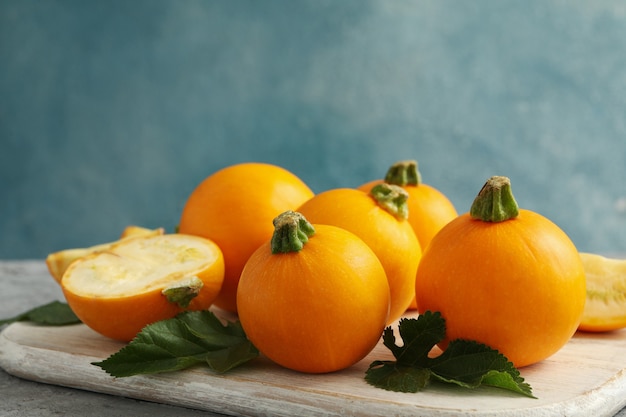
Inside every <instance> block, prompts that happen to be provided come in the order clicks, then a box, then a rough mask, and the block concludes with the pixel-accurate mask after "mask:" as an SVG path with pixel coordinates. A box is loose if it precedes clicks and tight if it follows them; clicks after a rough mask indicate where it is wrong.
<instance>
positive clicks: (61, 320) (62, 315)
mask: <svg viewBox="0 0 626 417" xmlns="http://www.w3.org/2000/svg"><path fill="white" fill-rule="evenodd" d="M17 321H32V322H33V323H37V324H42V325H47V326H64V325H67V324H76V323H80V320H79V319H78V317H76V314H74V312H73V311H72V309H70V307H69V306H68V305H67V304H66V303H62V302H60V301H52V302H50V303H48V304H44V305H42V306H39V307H35V308H33V309H31V310H28V311H26V312H24V313H22V314H19V315H17V316H15V317H11V318H8V319H3V320H0V326H2V325H5V324H10V323H14V322H17Z"/></svg>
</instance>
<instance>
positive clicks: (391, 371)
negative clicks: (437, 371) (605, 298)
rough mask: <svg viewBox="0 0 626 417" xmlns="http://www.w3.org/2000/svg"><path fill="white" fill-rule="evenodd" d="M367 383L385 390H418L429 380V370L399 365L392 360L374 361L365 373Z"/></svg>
mask: <svg viewBox="0 0 626 417" xmlns="http://www.w3.org/2000/svg"><path fill="white" fill-rule="evenodd" d="M365 380H366V381H367V383H368V384H370V385H373V386H375V387H378V388H382V389H384V390H387V391H395V392H418V391H421V390H422V389H424V388H425V387H426V386H427V385H428V382H429V381H430V370H428V369H425V368H416V367H414V366H400V365H398V364H397V363H396V362H393V361H374V362H372V364H371V365H370V367H369V369H368V370H367V371H366V373H365Z"/></svg>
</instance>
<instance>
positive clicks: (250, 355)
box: [206, 341, 259, 373]
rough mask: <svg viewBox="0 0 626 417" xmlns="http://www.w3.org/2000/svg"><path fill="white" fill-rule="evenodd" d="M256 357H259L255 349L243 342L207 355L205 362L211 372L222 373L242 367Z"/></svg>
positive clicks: (248, 343) (250, 344)
mask: <svg viewBox="0 0 626 417" xmlns="http://www.w3.org/2000/svg"><path fill="white" fill-rule="evenodd" d="M257 356H259V351H258V350H257V348H256V347H254V345H253V344H252V343H250V342H248V341H244V342H241V343H239V344H236V345H233V346H229V347H227V348H224V349H220V350H215V351H213V352H209V353H207V355H206V362H207V364H208V365H209V367H210V368H211V369H212V370H213V371H215V372H218V373H224V372H228V371H230V370H231V369H233V368H236V367H237V366H239V365H243V364H244V363H246V362H248V361H250V360H252V359H254V358H256V357H257Z"/></svg>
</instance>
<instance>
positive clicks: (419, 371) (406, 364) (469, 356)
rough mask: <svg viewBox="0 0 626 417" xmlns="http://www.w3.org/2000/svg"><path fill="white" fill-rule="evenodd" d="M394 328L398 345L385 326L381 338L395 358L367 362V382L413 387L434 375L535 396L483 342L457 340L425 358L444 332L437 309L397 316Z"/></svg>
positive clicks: (400, 389) (462, 383)
mask: <svg viewBox="0 0 626 417" xmlns="http://www.w3.org/2000/svg"><path fill="white" fill-rule="evenodd" d="M398 331H399V333H400V337H401V338H402V340H403V344H402V346H398V345H397V344H396V337H395V334H394V332H393V329H392V328H391V327H387V328H386V329H385V331H384V333H383V343H384V345H385V346H386V347H387V348H388V349H389V350H390V351H391V352H392V353H393V356H394V357H395V358H396V360H395V361H374V362H372V363H371V364H370V367H369V369H368V370H367V372H366V375H365V380H366V381H367V382H368V383H369V384H371V385H373V386H376V387H378V388H383V389H386V390H389V391H397V392H418V391H421V390H422V389H424V388H425V387H426V386H427V385H428V384H429V383H430V382H431V380H435V381H440V382H444V383H450V384H456V385H459V386H461V387H465V388H477V387H479V386H481V385H488V386H493V387H497V388H502V389H506V390H509V391H513V392H515V393H518V394H522V395H525V396H527V397H531V398H535V397H534V396H533V394H532V389H531V387H530V385H529V384H527V383H525V382H524V378H522V377H521V376H520V373H519V371H518V370H517V369H516V368H515V367H514V366H513V364H512V363H511V362H509V360H508V359H507V358H506V357H505V356H504V355H502V354H501V353H500V352H498V351H497V350H495V349H492V348H491V347H489V346H486V345H484V344H481V343H478V342H475V341H469V340H461V339H456V340H453V341H451V342H450V343H449V344H448V347H447V348H446V350H444V351H443V353H442V354H441V355H439V356H436V357H430V356H429V352H430V351H431V350H432V348H433V347H434V346H435V345H436V344H437V343H439V342H440V341H441V340H443V339H444V337H445V333H446V325H445V320H444V319H443V317H442V316H441V314H440V313H438V312H435V313H433V312H430V311H427V312H426V313H424V314H422V315H420V316H419V317H418V318H417V319H406V318H405V319H401V320H400V322H399V325H398Z"/></svg>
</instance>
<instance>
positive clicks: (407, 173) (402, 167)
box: [385, 160, 422, 186]
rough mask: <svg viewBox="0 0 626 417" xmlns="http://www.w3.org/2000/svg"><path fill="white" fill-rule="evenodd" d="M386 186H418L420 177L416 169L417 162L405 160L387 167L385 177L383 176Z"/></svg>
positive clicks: (420, 181) (420, 180)
mask: <svg viewBox="0 0 626 417" xmlns="http://www.w3.org/2000/svg"><path fill="white" fill-rule="evenodd" d="M385 182H386V183H387V184H393V185H399V186H405V185H415V186H417V185H420V184H421V183H422V175H421V174H420V172H419V169H417V161H414V160H407V161H398V162H396V163H395V164H393V165H392V166H391V167H389V170H388V171H387V175H385Z"/></svg>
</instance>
